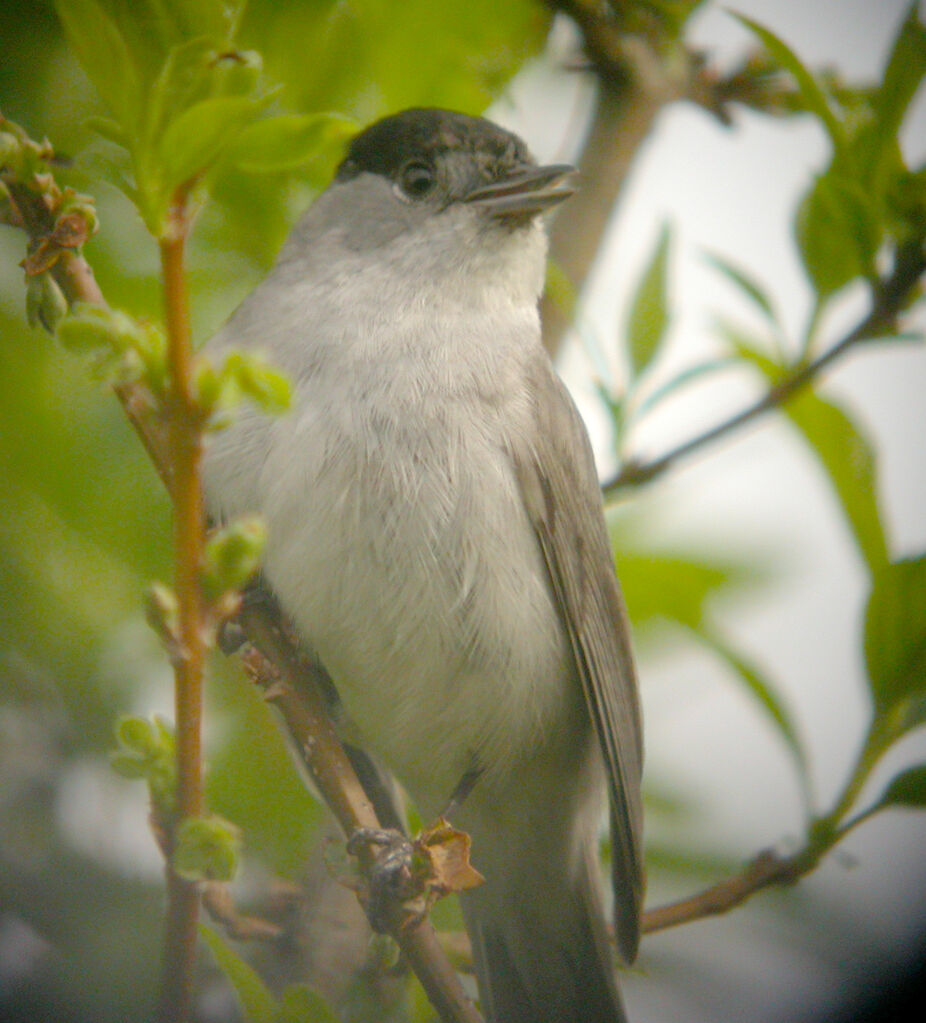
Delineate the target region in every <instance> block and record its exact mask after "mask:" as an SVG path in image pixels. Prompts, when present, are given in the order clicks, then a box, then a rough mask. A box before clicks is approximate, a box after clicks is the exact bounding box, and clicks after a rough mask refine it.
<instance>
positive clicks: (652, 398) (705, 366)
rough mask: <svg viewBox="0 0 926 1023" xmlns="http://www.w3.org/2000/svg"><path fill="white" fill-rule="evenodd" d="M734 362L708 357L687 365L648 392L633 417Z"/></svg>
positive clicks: (734, 361) (728, 367) (732, 364)
mask: <svg viewBox="0 0 926 1023" xmlns="http://www.w3.org/2000/svg"><path fill="white" fill-rule="evenodd" d="M736 364H737V362H736V360H735V359H733V358H732V357H730V358H725V359H708V360H707V362H698V363H696V364H695V365H694V366H689V367H688V368H687V369H684V370H682V372H681V373H678V374H676V376H674V377H672V378H671V379H670V380H667V381H666V382H665V383H664V384H661V385H660V386H659V387H657V388H656V390H654V391H653V392H652V393H651V394H648V395H647V396H646V398H645V399H644V400H643V401H641V402H640V404H639V405H638V406H637V407H636V409H635V410H634V416H635V418H640V417H641V416H642V415H643V414H644V413H646V412H649V411H651V410H652V409H654V408H655V407H656V406H657V405H658V404H659V403H660V402H661V401H663V400H664V399H665V398H668V397H669V396H670V395H672V394H674V393H675V392H676V391H677V390H679V389H680V388H682V387H686V386H687V385H688V384H690V383H693V382H694V381H695V380H700V379H701V378H702V377H706V376H710V375H711V374H713V373H718V372H720V371H721V370H724V369H730V368H731V367H732V366H735V365H736Z"/></svg>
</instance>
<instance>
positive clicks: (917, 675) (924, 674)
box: [865, 555, 926, 728]
mask: <svg viewBox="0 0 926 1023" xmlns="http://www.w3.org/2000/svg"><path fill="white" fill-rule="evenodd" d="M865 660H866V664H867V667H868V679H869V682H870V684H871V692H872V696H873V699H874V704H875V710H876V712H877V713H879V714H886V713H888V712H890V711H893V710H894V709H895V708H898V707H899V708H900V710H901V715H900V719H899V720H898V721H897V725H898V727H899V728H905V727H910V726H911V725H915V724H916V723H917V717H918V715H917V714H916V713H914V714H912V715H911V714H910V713H909V710H910V708H908V707H907V703H908V702H909V701H912V705H913V706H918V707H919V708H920V714H919V719H920V720H922V713H923V709H924V700H926V555H922V556H921V557H919V558H913V559H910V560H908V561H898V562H895V563H894V564H890V565H885V566H883V567H882V569H881V571H880V572H877V573H876V574H875V577H874V583H873V586H872V589H871V596H870V597H869V599H868V609H867V611H866V615H865ZM901 705H903V706H901ZM892 723H893V721H892Z"/></svg>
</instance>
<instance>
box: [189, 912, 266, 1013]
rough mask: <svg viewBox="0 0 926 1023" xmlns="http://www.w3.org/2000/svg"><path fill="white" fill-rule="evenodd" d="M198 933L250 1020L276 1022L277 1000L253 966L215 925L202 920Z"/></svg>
mask: <svg viewBox="0 0 926 1023" xmlns="http://www.w3.org/2000/svg"><path fill="white" fill-rule="evenodd" d="M199 935H200V937H201V938H202V939H203V941H204V942H205V943H206V944H207V945H208V946H209V951H210V952H212V955H213V957H214V958H215V961H216V962H217V963H218V965H219V968H220V969H221V971H222V972H223V973H224V974H225V976H226V977H227V978H228V980H229V983H230V984H231V986H232V987H233V988H234V989H235V994H236V995H237V996H238V1001H239V1002H240V1003H241V1008H242V1009H243V1010H244V1014H245V1016H246V1017H247V1019H248V1023H276V1019H277V1003H276V1000H275V999H274V997H273V995H272V994H271V993H270V989H269V988H268V987H267V985H266V984H264V982H263V981H262V980H261V979H260V976H259V974H258V973H257V971H256V970H255V969H254V967H253V966H251V965H250V964H249V963H246V962H245V961H244V959H242V958H241V956H239V955H238V953H237V952H235V951H234V949H233V948H232V947H231V945H229V944H228V942H226V941H225V939H224V938H222V937H221V935H220V934H219V932H218V931H216V930H214V929H213V928H211V927H207V926H206V925H205V924H200V925H199Z"/></svg>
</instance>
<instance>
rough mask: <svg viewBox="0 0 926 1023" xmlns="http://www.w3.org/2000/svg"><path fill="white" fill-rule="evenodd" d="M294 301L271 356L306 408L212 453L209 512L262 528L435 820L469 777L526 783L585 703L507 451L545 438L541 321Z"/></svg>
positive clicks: (287, 580)
mask: <svg viewBox="0 0 926 1023" xmlns="http://www.w3.org/2000/svg"><path fill="white" fill-rule="evenodd" d="M291 285H292V282H290V286H287V287H285V288H284V289H283V290H282V291H281V298H280V300H281V301H283V300H285V301H287V302H289V303H294V304H295V305H297V306H298V303H299V301H300V298H299V295H300V294H302V300H303V301H304V302H305V305H306V310H305V312H306V315H305V318H304V319H302V320H301V321H298V322H300V323H301V326H300V328H299V330H298V331H294V332H291V333H290V334H289V335H287V336H286V337H285V338H270V347H271V349H272V352H273V357H274V358H275V359H276V361H278V362H279V363H281V364H282V366H283V368H284V369H286V370H288V371H289V372H290V373H291V375H292V376H293V378H294V380H295V384H296V396H295V401H294V408H293V409H292V411H290V412H289V413H288V414H286V415H285V416H283V417H282V418H280V419H277V420H263V421H260V420H259V419H258V417H257V415H256V413H248V414H247V415H246V416H245V417H244V418H242V419H241V420H239V422H238V423H237V424H235V425H234V426H232V427H231V428H230V429H229V430H227V431H225V432H223V433H221V434H219V435H218V436H217V438H216V440H215V442H214V445H213V448H212V450H211V452H210V454H209V457H208V460H207V492H208V495H209V500H210V506H211V507H212V508H213V509H215V510H216V511H218V512H219V513H220V514H221V515H222V516H223V517H229V516H231V515H234V514H239V513H241V512H242V511H244V510H255V509H256V510H257V511H259V512H260V513H261V514H262V515H263V516H264V517H265V519H266V521H267V524H268V528H269V541H268V547H267V551H266V556H265V564H264V573H265V576H266V578H267V579H268V581H269V583H270V586H271V588H272V589H273V591H274V592H275V594H276V595H277V596H278V598H279V599H280V601H281V603H282V606H283V607H284V609H285V610H286V612H287V613H288V615H289V616H290V617H291V618H292V620H293V621H294V622H295V624H296V626H297V628H298V630H299V631H300V633H301V635H302V637H303V638H304V639H305V641H306V643H307V644H308V645H309V646H310V647H311V648H312V649H313V650H314V652H315V653H316V654H317V656H318V657H319V658H320V660H321V662H322V663H323V664H324V665H325V667H326V668H327V669H328V671H329V673H330V674H331V675H332V677H333V679H334V681H335V683H336V685H337V687H338V690H339V693H340V694H341V697H342V700H343V702H344V704H345V707H346V709H347V712H348V714H349V715H350V717H351V718H352V720H353V721H354V722H355V724H356V725H357V727H358V728H359V730H360V732H361V735H362V737H363V738H364V740H365V741H366V742H367V743H369V744H370V745H371V746H372V748H373V749H374V750H376V751H378V752H379V753H380V754H381V755H382V756H383V757H384V759H385V761H386V763H387V764H388V765H389V766H390V767H391V768H392V769H393V770H395V771H396V773H397V774H399V776H400V777H401V778H402V780H403V781H404V782H405V783H406V785H407V786H408V787H409V788H410V790H411V791H412V793H413V795H414V796H415V798H416V799H417V800H418V802H419V803H420V804H423V809H425V812H428V811H430V812H436V810H437V809H439V808H440V805H441V804H442V803H443V801H445V800H446V799H447V798H448V797H449V795H450V793H451V791H452V789H453V787H454V786H455V785H456V783H457V782H458V781H459V780H460V777H461V776H462V774H463V773H464V772H465V771H466V770H467V769H468V768H469V767H470V766H472V765H473V764H474V763H478V762H479V761H480V760H482V759H485V761H486V762H489V763H493V764H494V765H495V767H494V768H493V769H495V770H498V771H504V770H506V769H512V768H514V767H515V766H516V765H517V762H518V760H519V759H520V758H521V757H522V756H523V755H525V753H526V752H527V751H528V750H529V748H530V747H531V745H532V744H533V743H535V742H536V741H537V740H538V738H539V737H540V736H542V735H543V734H545V732H547V731H548V730H549V728H550V722H551V721H552V720H554V719H555V717H556V715H557V714H558V713H559V712H560V711H561V710H562V705H563V702H564V701H566V700H573V699H574V698H575V694H574V691H573V690H572V687H570V686H569V684H568V683H566V682H565V681H564V680H565V676H566V675H567V674H568V668H567V666H566V664H567V660H566V653H565V642H564V639H563V630H562V627H561V625H560V623H559V620H558V617H557V614H556V611H555V608H554V605H553V601H552V597H551V594H550V591H549V587H548V583H547V579H546V574H545V570H544V567H543V563H542V559H541V555H540V551H539V548H538V545H537V541H536V538H535V536H534V533H533V530H532V528H531V526H530V523H529V521H528V519H527V516H526V513H525V510H524V508H523V505H522V501H521V497H520V494H519V491H518V487H517V483H516V479H515V476H514V472H513V468H512V463H511V460H510V458H509V455H508V453H507V447H506V445H507V442H508V439H509V438H510V437H512V436H513V435H517V432H518V431H522V430H529V429H530V428H531V426H530V424H531V418H532V414H531V408H530V401H529V396H528V395H527V393H526V391H525V389H524V385H523V379H524V378H523V366H524V363H525V360H526V359H527V358H529V357H530V346H531V345H533V344H536V343H537V336H538V326H537V321H536V312H535V310H534V308H533V307H532V306H523V305H521V306H515V305H511V304H508V305H507V306H506V307H504V308H499V307H497V305H496V306H494V307H492V306H486V305H479V306H478V307H474V306H472V305H468V304H467V303H465V302H461V303H452V302H451V303H448V302H442V303H440V305H439V309H440V310H441V312H438V311H437V309H436V307H435V306H433V305H429V303H428V301H427V295H426V294H424V295H423V294H422V293H421V291H420V289H418V290H416V291H415V293H414V294H410V295H409V297H408V301H407V302H398V303H396V302H395V301H393V302H391V303H390V304H389V307H388V308H389V311H388V313H385V314H383V313H382V311H380V314H379V315H378V314H377V309H378V308H379V306H378V304H377V301H376V296H375V295H373V294H372V293H370V291H368V290H365V281H364V279H363V274H362V273H360V274H359V275H357V276H356V277H355V279H354V280H353V282H352V286H351V288H350V289H342V290H341V291H337V290H335V291H334V292H333V293H331V292H329V294H328V297H327V298H326V300H325V301H326V302H327V303H328V304H327V305H320V304H319V296H318V294H317V292H315V291H314V289H313V288H311V287H305V288H303V289H302V290H301V291H300V289H299V288H298V287H296V288H295V290H294V289H293V287H292V286H291ZM273 286H274V285H273V284H272V283H271V284H270V285H269V287H271V288H272V287H273ZM369 286H370V288H372V287H373V281H372V280H371V281H370V282H369ZM339 296H341V297H339ZM264 297H265V299H266V297H267V296H266V295H265V296H264ZM393 298H394V296H393ZM342 300H343V301H344V302H345V303H349V307H348V305H346V304H345V305H344V306H342V307H340V308H332V307H331V302H332V301H337V302H341V301H342ZM292 312H293V310H290V313H291V314H292ZM287 319H288V322H289V323H290V324H292V323H293V322H294V320H293V317H292V315H290V316H289V317H287ZM335 323H337V324H339V327H338V329H337V330H334V329H333V327H332V324H335ZM345 324H346V325H347V326H346V328H345V327H344V325H345ZM234 326H235V324H234V321H233V323H232V327H234ZM297 335H298V336H297ZM232 338H233V339H234V334H233V333H232ZM306 349H308V350H310V352H311V355H310V356H307V353H306Z"/></svg>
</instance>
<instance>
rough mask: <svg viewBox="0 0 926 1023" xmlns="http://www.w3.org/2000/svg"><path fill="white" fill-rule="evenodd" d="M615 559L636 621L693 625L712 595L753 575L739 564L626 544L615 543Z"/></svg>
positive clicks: (629, 606)
mask: <svg viewBox="0 0 926 1023" xmlns="http://www.w3.org/2000/svg"><path fill="white" fill-rule="evenodd" d="M616 562H617V574H618V576H619V578H620V580H621V588H622V589H623V591H624V596H625V598H626V600H627V608H628V610H629V612H630V615H631V618H632V619H633V621H634V624H635V625H638V626H640V625H652V624H658V623H664V622H672V623H677V624H680V625H684V626H687V627H688V628H690V629H697V628H698V626H700V624H701V623H702V621H703V620H704V614H705V609H706V605H707V602H708V600H709V599H710V598H712V597H713V596H715V595H716V594H718V593H719V592H720V591H721V590H723V589H724V588H727V587H731V588H732V587H733V586H736V585H743V584H744V583H746V582H748V581H750V580H752V579H754V578H755V577H756V575H757V572H756V570H754V569H750V568H746V567H743V566H742V565H735V564H732V563H726V564H724V563H721V562H715V563H709V562H707V561H702V560H697V559H696V558H694V557H691V556H687V555H684V554H673V553H670V552H665V551H647V550H630V549H627V548H626V546H621V547H620V548H619V550H618V555H617V558H616Z"/></svg>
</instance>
